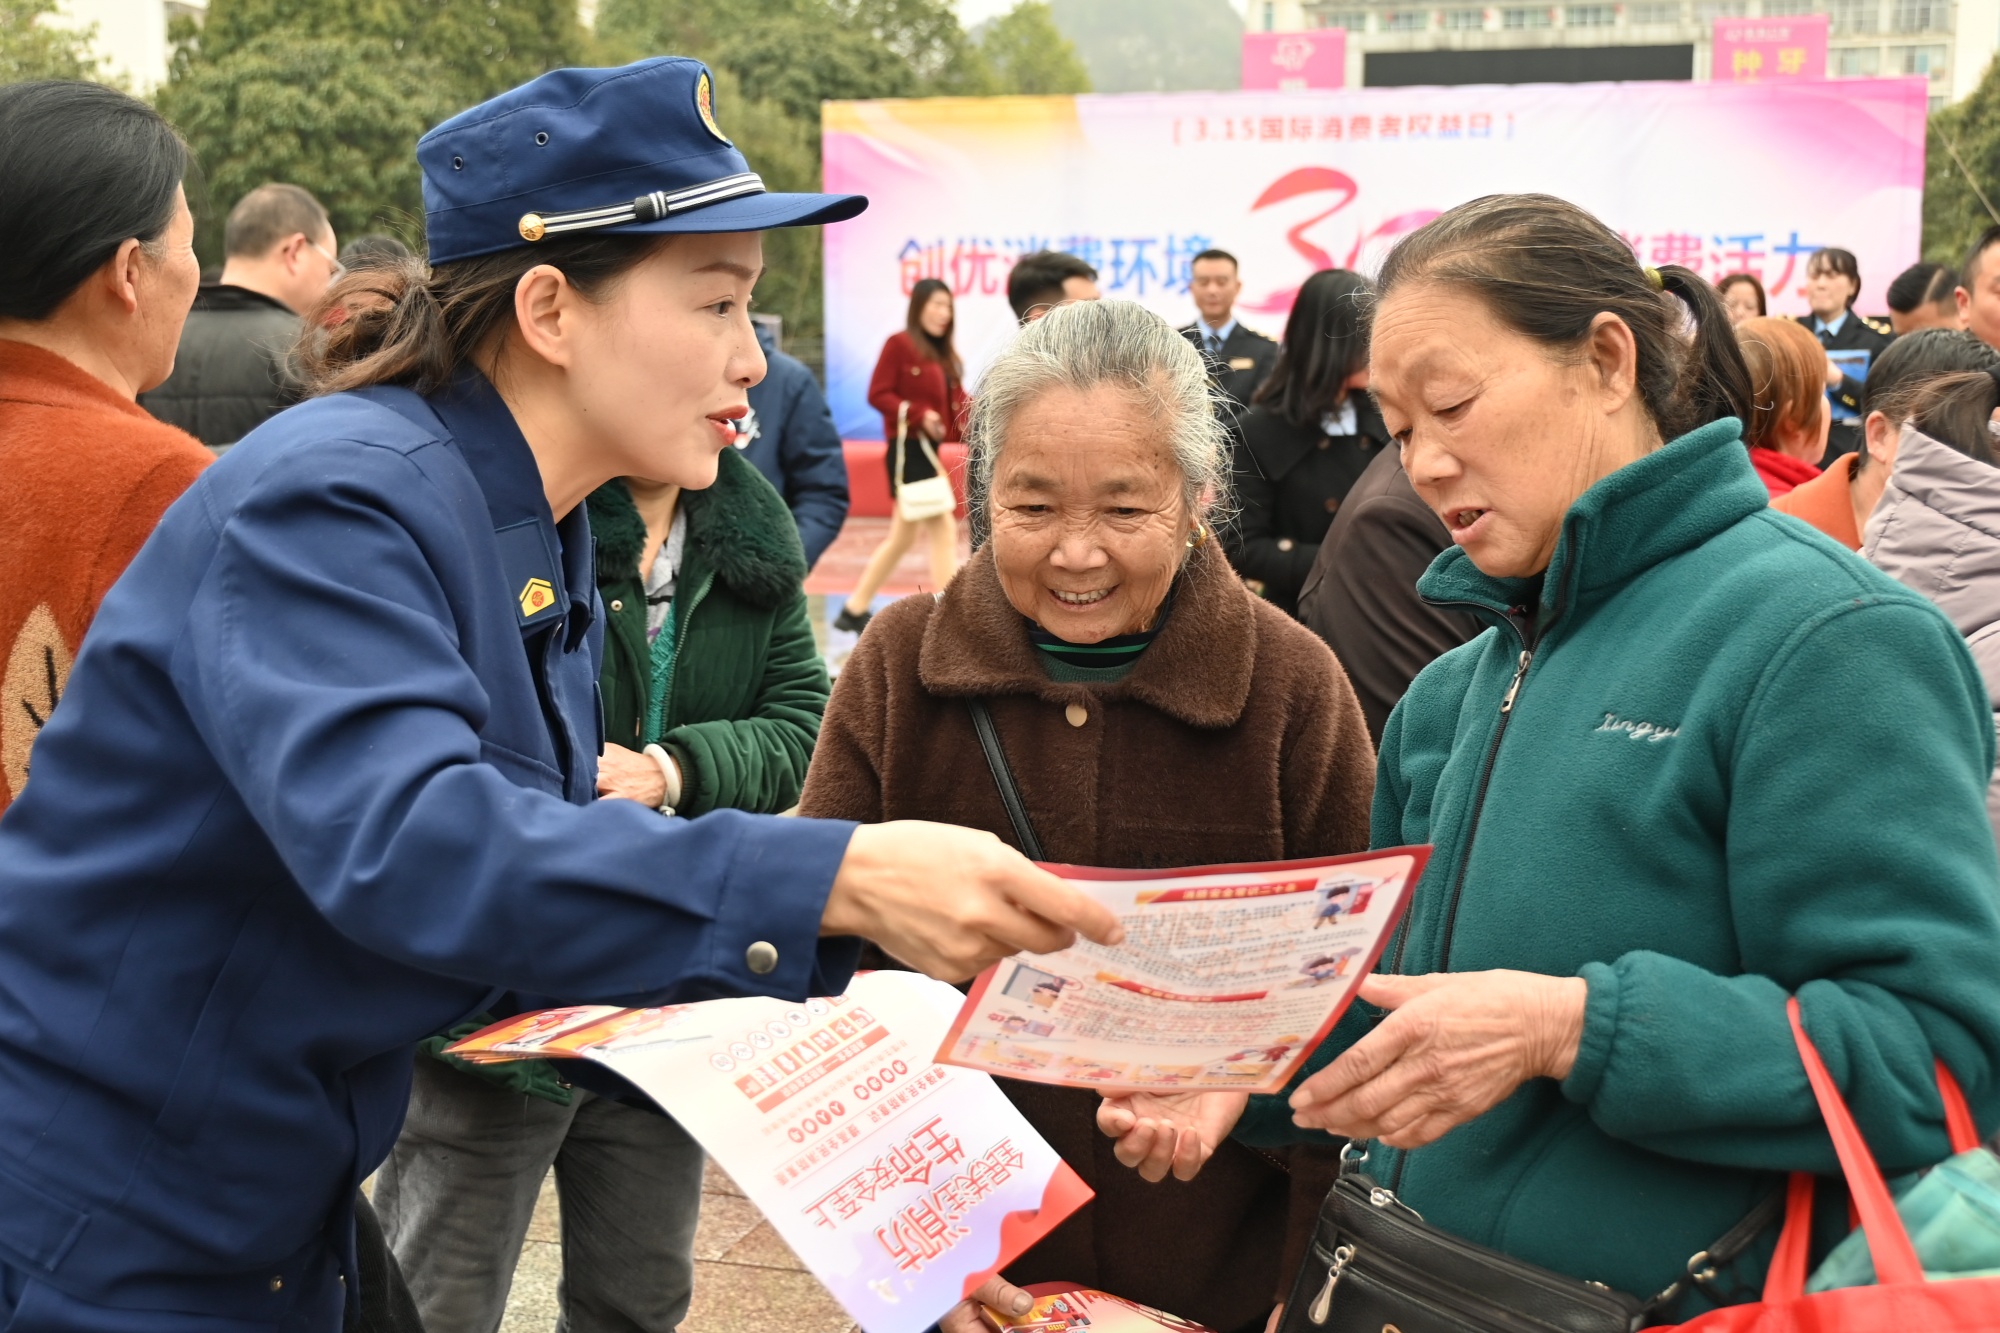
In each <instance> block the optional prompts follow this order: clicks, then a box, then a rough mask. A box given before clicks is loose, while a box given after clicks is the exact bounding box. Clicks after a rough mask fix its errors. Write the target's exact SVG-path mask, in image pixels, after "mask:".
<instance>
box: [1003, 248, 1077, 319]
mask: <svg viewBox="0 0 2000 1333" xmlns="http://www.w3.org/2000/svg"><path fill="white" fill-rule="evenodd" d="M1098 296H1099V293H1098V290H1097V270H1096V269H1094V268H1092V267H1091V266H1090V265H1088V264H1086V263H1084V262H1083V261H1082V260H1081V259H1078V258H1077V257H1076V256H1075V255H1071V254H1064V253H1063V252H1062V251H1060V250H1037V251H1035V252H1034V253H1033V254H1027V255H1022V256H1021V257H1020V258H1019V259H1017V260H1015V261H1014V267H1013V268H1011V269H1009V270H1007V304H1008V305H1009V306H1011V307H1013V310H1014V318H1015V319H1017V320H1019V321H1020V322H1021V323H1023V324H1032V323H1033V322H1034V321H1036V320H1038V319H1040V318H1041V317H1042V316H1043V315H1046V314H1048V313H1049V311H1051V310H1054V309H1055V308H1056V307H1057V306H1059V305H1064V304H1067V303H1068V302H1071V301H1095V300H1097V299H1098Z"/></svg>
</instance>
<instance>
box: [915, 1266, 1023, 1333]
mask: <svg viewBox="0 0 2000 1333" xmlns="http://www.w3.org/2000/svg"><path fill="white" fill-rule="evenodd" d="M1034 1304H1035V1298H1034V1297H1033V1296H1030V1295H1029V1294H1028V1293H1027V1292H1025V1291H1022V1290H1021V1289H1020V1288H1019V1287H1017V1286H1015V1285H1013V1284H1012V1283H1010V1282H1009V1281H1007V1279H1006V1278H1004V1277H1000V1276H998V1275H995V1276H993V1277H989V1278H987V1279H986V1281H984V1282H982V1283H980V1284H979V1288H978V1290H976V1291H974V1292H973V1293H972V1296H971V1297H970V1298H969V1299H967V1300H962V1301H960V1302H959V1303H958V1304H957V1305H954V1306H952V1307H951V1309H949V1310H947V1311H945V1314H944V1318H942V1319H940V1320H938V1333H993V1325H992V1324H991V1323H989V1322H987V1320H986V1317H985V1316H984V1315H982V1314H980V1312H979V1307H980V1306H982V1305H990V1306H992V1307H993V1309H994V1310H996V1311H998V1312H999V1313H1000V1314H1002V1315H1011V1316H1013V1317H1014V1318H1016V1319H1018V1318H1020V1317H1021V1316H1022V1315H1024V1314H1026V1313H1028V1311H1029V1310H1030V1309H1031V1308H1033V1306H1034Z"/></svg>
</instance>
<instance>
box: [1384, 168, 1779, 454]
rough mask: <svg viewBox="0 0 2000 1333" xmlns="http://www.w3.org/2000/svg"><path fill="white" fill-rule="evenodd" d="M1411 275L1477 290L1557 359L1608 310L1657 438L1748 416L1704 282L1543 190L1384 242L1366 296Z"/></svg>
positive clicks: (1737, 362)
mask: <svg viewBox="0 0 2000 1333" xmlns="http://www.w3.org/2000/svg"><path fill="white" fill-rule="evenodd" d="M1418 282H1431V283H1436V284H1438V285H1440V286H1442V287H1445V288H1448V289H1456V290H1460V291H1464V292H1467V293H1469V294H1471V295H1474V296H1477V297H1478V298H1479V299H1480V300H1481V301H1483V302H1485V304H1486V307H1487V309H1489V310H1490V311H1492V312H1493V316H1494V318H1496V319H1498V320H1499V321H1500V322H1501V323H1502V324H1505V325H1506V326H1507V327H1509V328H1511V329H1513V330H1514V331H1515V332H1516V333H1519V334H1521V335H1522V336H1524V337H1527V338H1531V339H1533V340H1534V341H1535V342H1538V343H1540V344H1542V346H1543V347H1545V348H1547V349H1548V350H1549V351H1550V352H1551V353H1553V354H1555V355H1556V356H1558V357H1571V356H1574V355H1576V353H1577V352H1578V350H1579V349H1580V348H1581V346H1582V344H1583V342H1584V339H1585V338H1586V337H1587V336H1588V335H1589V333H1590V323H1591V321H1592V320H1594V319H1595V318H1597V316H1598V315H1600V314H1612V315H1616V316H1617V317H1618V318H1619V319H1620V320H1622V321H1623V322H1624V324H1625V327H1626V328H1628V329H1630V330H1631V331H1632V338H1633V341H1634V342H1635V343H1637V344H1638V356H1637V366H1636V369H1637V372H1638V391H1639V398H1640V401H1641V403H1642V404H1643V405H1644V407H1645V410H1646V413H1647V415H1648V416H1650V417H1651V418H1652V420H1653V424H1654V425H1655V426H1656V427H1657V428H1658V429H1659V432H1660V437H1661V439H1663V440H1672V439H1674V438H1676V437H1677V436H1680V435H1684V434H1686V433H1687V432H1688V431H1691V430H1693V429H1694V428H1695V427H1697V426H1702V425H1706V424H1707V423H1709V422H1711V421H1716V420H1719V419H1721V418H1723V417H1736V418H1738V419H1739V420H1741V419H1743V418H1745V417H1747V416H1748V415H1749V411H1750V400H1751V394H1750V373H1749V371H1748V370H1747V369H1745V368H1744V365H1743V356H1742V353H1741V352H1739V351H1738V350H1737V346H1736V337H1735V334H1734V332H1733V331H1732V330H1731V328H1730V327H1729V316H1728V313H1727V312H1726V311H1724V310H1723V308H1722V302H1721V299H1720V298H1718V297H1717V296H1716V294H1715V289H1714V288H1712V287H1710V286H1709V285H1708V284H1707V283H1706V282H1704V281H1703V280H1702V278H1701V276H1700V275H1699V274H1696V273H1693V272H1691V271H1689V270H1688V269H1685V268H1682V267H1680V266H1679V265H1673V264H1670V265H1667V266H1666V267H1664V268H1659V269H1648V268H1643V267H1641V266H1640V264H1639V261H1638V259H1637V258H1636V257H1635V256H1634V255H1633V253H1632V249H1631V247H1630V246H1628V245H1626V244H1625V242H1624V241H1623V240H1622V239H1621V238H1620V237H1619V235H1618V233H1617V232H1614V231H1612V230H1611V229H1610V228H1609V227H1607V226H1605V225H1604V224H1603V223H1602V222H1599V221H1598V220H1597V219H1596V218H1595V217H1592V216H1591V215H1590V214H1589V213H1587V212H1585V211H1584V210H1583V209H1581V208H1578V207H1577V206H1576V205H1575V204H1572V203H1568V202H1566V201H1565V200H1561V199H1557V198H1555V197H1554V196H1552V195H1546V194H1490V195H1487V196H1485V197H1484V198H1482V199H1474V200H1472V201H1471V202H1470V203H1465V204H1460V205H1459V206H1458V207H1456V208H1453V209H1451V210H1449V211H1447V212H1445V213H1443V214H1440V215H1439V216H1438V217H1436V218H1434V219H1432V220H1431V221H1430V222H1428V223H1426V224H1424V226H1422V227H1420V228H1419V229H1417V230H1416V231H1414V232H1412V233H1410V235H1409V236H1408V237H1406V238H1405V239H1404V240H1403V241H1402V243H1401V244H1399V245H1398V246H1397V247H1396V248H1395V249H1394V250H1392V251H1390V253H1389V258H1388V261H1387V262H1386V263H1384V264H1383V266H1382V276H1381V278H1380V279H1379V280H1378V282H1377V284H1376V285H1377V290H1378V291H1379V292H1380V293H1381V295H1380V298H1378V303H1379V300H1386V299H1387V297H1388V296H1389V294H1390V292H1392V291H1393V290H1394V289H1395V288H1396V287H1397V286H1399V285H1402V284H1406V283H1418ZM1670 297H1671V298H1673V299H1669V298H1670Z"/></svg>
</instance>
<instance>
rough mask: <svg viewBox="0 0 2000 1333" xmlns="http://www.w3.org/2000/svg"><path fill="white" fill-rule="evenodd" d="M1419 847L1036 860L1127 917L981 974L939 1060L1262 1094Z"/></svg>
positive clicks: (1324, 1020)
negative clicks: (1118, 865) (1290, 854)
mask: <svg viewBox="0 0 2000 1333" xmlns="http://www.w3.org/2000/svg"><path fill="white" fill-rule="evenodd" d="M1430 850H1431V849H1430V848H1429V847H1396V848H1391V849H1389V850H1386V851H1379V852H1363V853H1359V854H1357V855H1352V856H1329V857H1319V858H1315V859H1313V860H1305V861H1268V862H1263V863H1260V864H1252V865H1229V866H1204V867H1201V868H1199V869H1181V870H1158V871H1152V870H1145V871H1142V870H1103V869H1093V868H1088V867H1081V866H1056V865H1052V866H1048V867H1046V869H1048V870H1050V871H1052V872H1054V873H1055V874H1057V875H1059V876H1061V877H1062V878H1064V879H1066V880H1068V881H1069V882H1070V883H1071V884H1073V885H1074V886H1076V888H1078V889H1080V890H1082V891H1083V892H1084V893H1087V894H1089V895H1090V896H1092V897H1094V898H1096V899H1097V900H1098V901H1099V902H1101V903H1103V904H1104V905H1105V906H1106V907H1108V908H1110V909H1111V911H1112V912H1113V913H1114V914H1115V915H1116V916H1117V917H1118V919H1119V921H1120V922H1121V923H1123V925H1124V927H1125V941H1124V943H1122V944H1120V945H1118V946H1117V947H1116V948H1107V947H1105V946H1103V945H1099V944H1093V943H1091V942H1090V941H1089V940H1086V939H1083V938H1081V937H1079V938H1078V939H1077V941H1076V943H1075V944H1073V945H1071V946H1070V947H1069V948H1067V949H1061V950H1058V951H1057V952H1055V953H1048V954H1030V953H1023V954H1016V955H1015V956H1014V957H1012V958H1008V959H1005V960H1003V961H1002V962H1000V963H997V964H995V965H994V966H993V967H990V968H988V969H987V970H986V971H985V972H983V973H981V974H980V976H979V979H978V981H977V982H976V983H974V985H973V987H972V992H971V994H969V995H968V996H967V997H966V999H965V1003H964V1004H963V1006H961V1007H960V1009H959V1012H958V1017H957V1018H956V1019H955V1020H954V1021H953V1023H952V1025H951V1031H950V1032H949V1033H948V1034H947V1035H946V1037H945V1041H944V1043H943V1045H941V1046H940V1047H939V1048H938V1052H937V1059H938V1061H939V1062H940V1063H944V1064H954V1065H960V1066H963V1067H965V1068H968V1069H979V1070H984V1071H985V1072H986V1073H989V1074H998V1075H1001V1076H1003V1077H1006V1078H1015V1079H1025V1080H1028V1081H1030V1082H1037V1083H1058V1084H1063V1085H1065V1086H1069V1087H1079V1088H1094V1089H1098V1090H1103V1091H1110V1090H1114V1089H1121V1088H1146V1089H1173V1090H1177V1091H1196V1090H1200V1089H1216V1088H1233V1089H1240V1090H1242V1091H1245V1092H1276V1091H1278V1090H1280V1089H1281V1088H1283V1087H1284V1086H1285V1084H1286V1082H1287V1081H1288V1080H1289V1079H1290V1078H1291V1076H1292V1074H1293V1073H1294V1072H1295V1071H1296V1070H1297V1069H1298V1068H1299V1066H1300V1065H1301V1064H1303V1063H1304V1062H1305V1059H1306V1057H1307V1056H1308V1055H1310V1054H1311V1053H1312V1051H1313V1049H1314V1048H1315V1047H1317V1046H1318V1045H1319V1044H1320V1042H1321V1041H1323V1040H1325V1038H1326V1035H1327V1034H1328V1033H1329V1032H1331V1031H1332V1030H1333V1025H1334V1024H1335V1023H1336V1022H1337V1021H1339V1018H1340V1015H1341V1014H1342V1013H1343V1012H1344V1011H1345V1010H1346V1008H1347V1006H1348V1004H1349V1003H1350V1002H1351V1001H1352V1000H1353V998H1354V993H1355V991H1356V990H1358V989H1359V988H1360V985H1361V981H1362V978H1363V977H1365V976H1367V975H1368V973H1369V971H1370V970H1371V969H1372V968H1373V967H1374V966H1375V962H1376V960H1377V958H1379V957H1380V956H1381V953H1382V948H1383V946H1384V945H1386V944H1387V943H1388V941H1389V937H1390V936H1391V934H1393V933H1394V931H1395V927H1396V922H1397V921H1398V920H1399V919H1400V918H1401V916H1402V913H1403V907H1404V904H1405V903H1406V902H1407V900H1408V897H1409V891H1410V888H1411V886H1412V885H1414V884H1415V883H1416V881H1417V879H1418V877H1419V876H1421V875H1422V874H1423V870H1424V865H1425V863H1426V862H1427V861H1428V860H1429V858H1430Z"/></svg>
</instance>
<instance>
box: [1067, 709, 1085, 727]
mask: <svg viewBox="0 0 2000 1333" xmlns="http://www.w3.org/2000/svg"><path fill="white" fill-rule="evenodd" d="M1063 716H1064V717H1066V718H1068V719H1069V724H1070V725H1071V726H1072V727H1080V726H1082V725H1083V724H1084V723H1086V722H1088V721H1090V710H1089V709H1088V708H1085V707H1084V706H1083V705H1082V704H1071V705H1070V706H1069V707H1067V708H1065V709H1063Z"/></svg>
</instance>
